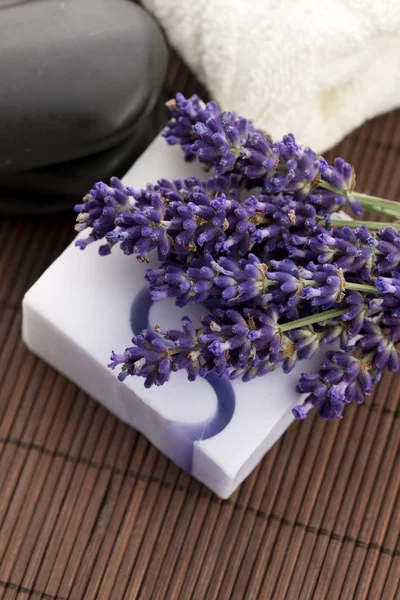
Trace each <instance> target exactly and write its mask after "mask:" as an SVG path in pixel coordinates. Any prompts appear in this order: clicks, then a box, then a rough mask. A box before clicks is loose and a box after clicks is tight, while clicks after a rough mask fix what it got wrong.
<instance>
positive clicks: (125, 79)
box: [0, 0, 167, 195]
mask: <svg viewBox="0 0 400 600" xmlns="http://www.w3.org/2000/svg"><path fill="white" fill-rule="evenodd" d="M166 63H167V50H166V45H165V42H164V39H163V37H162V34H161V32H160V30H159V28H158V27H157V25H156V23H155V22H154V21H153V20H152V19H151V17H150V16H149V15H148V14H147V13H146V12H145V11H144V10H143V9H141V8H140V7H139V6H137V5H136V4H134V2H132V1H131V0H113V1H111V0H64V1H63V0H31V1H29V2H18V1H15V2H13V1H12V0H8V1H4V0H0V77H1V82H2V86H1V94H0V115H1V117H0V140H1V144H0V174H1V175H6V174H7V175H11V174H16V173H21V172H22V171H28V170H29V171H31V170H32V169H39V168H46V173H47V172H48V171H47V169H48V167H49V166H50V165H55V164H60V163H69V162H70V161H76V160H78V159H83V158H85V157H90V156H92V155H96V154H99V153H102V152H104V151H106V150H108V149H110V148H115V150H114V153H115V154H114V155H113V153H111V155H110V156H114V158H115V156H117V155H119V152H122V150H121V149H122V147H123V144H124V142H125V141H126V143H127V145H128V146H129V147H130V142H129V141H128V138H130V139H131V140H132V137H133V133H134V131H135V126H136V125H137V122H138V120H139V118H141V119H142V118H143V115H144V114H147V115H150V114H151V113H152V110H153V108H154V106H155V104H156V101H157V99H158V97H159V93H160V89H161V86H162V82H163V79H164V75H165V70H166ZM128 154H129V152H128ZM131 154H132V153H131ZM97 160H100V158H96V159H94V161H95V162H96V161H97ZM102 160H104V161H105V162H107V160H106V158H105V157H103V159H102ZM93 164H94V163H93ZM98 164H99V163H98ZM81 165H82V169H83V165H84V162H82V163H81ZM93 168H94V167H93ZM66 169H67V170H68V167H66ZM56 171H57V170H56ZM79 176H80V177H81V176H82V178H84V174H83V171H82V173H81V174H80V175H79ZM29 177H30V176H26V179H24V181H25V182H26V183H27V184H28V182H30V181H32V185H33V179H32V180H31V179H30V178H29ZM51 177H52V176H51V175H49V180H48V181H47V180H46V181H44V180H43V183H44V187H46V188H47V191H49V189H50V187H51V185H50V179H51ZM63 177H64V175H62V176H60V178H59V179H58V181H60V182H62V181H63ZM68 177H69V176H68ZM87 179H89V173H88V176H87ZM68 181H69V183H68V186H71V187H69V189H70V190H71V191H72V189H73V183H71V181H70V179H68ZM21 182H22V179H21ZM52 185H53V184H52ZM57 186H58V184H57V182H56V180H54V187H55V188H57ZM33 187H36V184H35V185H34V186H33ZM39 187H40V186H39ZM77 187H79V186H77ZM57 189H58V188H57ZM60 194H61V195H62V192H61V191H60Z"/></svg>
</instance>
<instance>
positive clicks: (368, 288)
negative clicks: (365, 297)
mask: <svg viewBox="0 0 400 600" xmlns="http://www.w3.org/2000/svg"><path fill="white" fill-rule="evenodd" d="M345 288H346V290H357V291H359V292H368V293H370V294H379V292H378V290H377V289H376V287H374V286H373V285H366V284H364V283H352V282H351V281H346V284H345Z"/></svg>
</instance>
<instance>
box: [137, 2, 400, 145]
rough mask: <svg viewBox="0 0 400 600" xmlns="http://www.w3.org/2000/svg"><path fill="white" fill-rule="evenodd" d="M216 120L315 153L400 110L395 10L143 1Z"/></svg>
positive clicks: (365, 5)
mask: <svg viewBox="0 0 400 600" xmlns="http://www.w3.org/2000/svg"><path fill="white" fill-rule="evenodd" d="M143 4H144V5H145V7H146V8H147V9H148V10H149V11H150V12H152V13H153V14H154V15H155V17H156V18H157V19H158V20H159V22H160V24H161V25H162V26H163V28H164V30H165V32H166V34H167V36H168V38H169V41H170V43H171V45H172V46H174V47H175V48H176V50H177V51H178V52H179V53H180V55H181V56H182V58H183V59H184V60H185V61H186V63H187V64H188V65H189V67H190V68H191V69H192V70H193V72H194V73H195V74H196V75H197V77H198V78H199V79H200V81H202V82H203V83H204V84H205V86H206V87H207V88H208V90H209V92H210V94H211V96H212V97H213V98H214V99H215V100H217V101H218V102H219V104H220V106H221V107H222V108H223V109H225V110H235V111H237V112H238V113H240V114H242V115H244V116H246V117H249V118H251V119H253V121H254V122H255V124H256V125H257V126H259V127H263V128H264V129H266V130H267V131H269V132H270V133H271V134H272V136H273V137H275V138H277V137H278V136H281V135H282V134H284V133H287V132H288V131H292V132H293V133H294V134H295V135H296V137H297V139H298V141H299V142H300V143H303V144H307V145H309V146H311V147H312V148H313V149H314V150H316V151H319V152H320V151H323V150H325V149H327V148H329V147H331V146H333V145H334V144H336V143H337V142H338V141H339V140H340V139H341V138H343V137H344V136H345V135H346V134H347V133H348V132H349V131H351V130H352V129H354V128H355V127H357V126H358V125H360V124H361V123H362V122H363V121H365V120H366V119H369V118H372V117H374V116H376V115H377V114H379V113H382V112H386V111H388V110H391V109H393V108H395V107H397V106H399V105H400V0H347V1H346V0H143Z"/></svg>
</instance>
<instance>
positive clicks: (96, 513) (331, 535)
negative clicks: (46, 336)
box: [0, 57, 400, 600]
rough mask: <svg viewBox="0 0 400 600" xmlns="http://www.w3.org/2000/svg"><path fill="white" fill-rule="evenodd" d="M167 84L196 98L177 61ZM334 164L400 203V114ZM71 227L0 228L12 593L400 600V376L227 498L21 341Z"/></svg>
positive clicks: (2, 520)
mask: <svg viewBox="0 0 400 600" xmlns="http://www.w3.org/2000/svg"><path fill="white" fill-rule="evenodd" d="M168 81H169V87H170V90H172V91H175V90H177V89H181V90H183V91H184V92H186V93H192V92H193V91H195V90H198V89H199V86H198V84H196V82H195V81H194V79H193V77H191V76H190V75H189V73H188V72H187V71H186V70H185V69H183V68H182V66H181V65H180V63H179V61H178V60H177V59H176V57H173V59H172V60H171V65H170V70H169V79H168ZM310 118H312V115H310ZM335 155H343V156H344V157H351V159H352V161H353V163H354V164H355V166H356V169H357V173H358V189H360V190H363V191H365V192H369V193H373V194H377V195H382V196H385V197H388V198H392V199H395V198H398V197H399V192H400V112H399V111H397V112H393V113H391V114H387V115H384V116H381V117H379V118H377V119H375V120H373V121H371V122H369V123H367V124H365V125H364V126H363V127H361V128H360V129H358V130H357V131H356V132H354V133H353V134H352V135H351V136H349V137H348V138H347V139H346V140H345V141H344V142H343V143H342V144H341V145H340V147H338V148H336V149H335V150H334V151H333V152H331V153H329V158H332V157H333V156H335ZM73 221H74V217H73V215H72V214H71V215H67V216H63V217H52V218H41V219H40V220H33V219H30V220H29V221H24V220H22V219H15V220H14V219H8V218H7V219H5V218H3V219H1V220H0V248H1V250H0V281H1V285H0V354H1V357H0V490H1V493H0V597H1V598H5V599H7V600H11V599H18V600H19V599H20V600H26V599H27V598H32V599H37V598H43V599H45V600H66V599H67V598H68V599H73V600H80V599H85V600H91V599H95V598H96V599H100V600H105V599H115V600H120V599H123V598H126V599H134V598H144V599H154V600H163V599H164V598H174V599H178V598H179V599H184V600H189V599H192V598H193V599H200V598H207V599H214V598H220V599H228V598H234V599H241V598H248V599H255V598H262V599H267V600H268V599H270V598H276V599H290V600H291V599H296V600H297V599H306V598H317V599H318V600H320V599H325V598H332V599H335V598H343V599H345V600H348V599H352V598H357V599H361V598H372V599H379V598H384V599H385V600H390V599H391V598H395V597H396V596H397V597H399V595H398V594H399V591H398V585H399V573H400V543H399V527H400V493H399V491H400V487H399V477H400V456H399V453H398V448H399V440H400V418H399V417H400V408H399V391H400V377H399V376H390V375H387V376H385V377H384V378H383V380H382V381H381V383H380V384H379V386H378V387H377V389H376V391H375V394H374V396H373V397H372V398H369V399H368V401H367V402H366V404H365V405H363V406H361V407H354V406H350V407H348V408H347V409H346V412H345V418H344V419H343V420H342V421H341V422H338V421H336V422H323V421H318V420H317V419H316V418H315V417H311V418H309V419H307V420H306V421H305V422H303V423H295V424H294V425H292V426H291V427H290V429H289V430H288V431H287V432H286V434H285V435H284V436H283V437H282V439H281V440H280V441H279V442H278V443H277V444H276V445H275V446H274V448H273V449H272V450H271V451H270V452H269V453H268V455H267V456H266V457H265V459H264V460H263V461H262V462H261V464H260V465H259V466H258V467H257V468H256V470H255V471H254V472H253V474H252V475H251V476H250V477H249V478H248V479H247V480H246V482H245V483H244V484H242V485H241V486H240V488H239V490H238V491H237V492H236V493H235V494H234V495H233V496H232V497H231V498H230V499H229V500H227V501H221V500H219V499H218V498H216V497H215V496H214V495H213V494H212V493H210V492H209V491H208V490H207V489H206V488H205V487H203V486H202V485H201V484H199V483H197V482H196V481H194V480H192V479H191V478H190V477H189V476H188V475H186V474H185V473H183V472H181V471H180V470H179V469H178V468H177V467H176V466H174V465H173V464H172V463H171V462H169V461H168V460H167V459H166V458H164V457H163V456H162V455H161V454H160V453H159V452H158V451H157V450H155V448H153V447H152V446H151V445H150V444H149V443H148V442H147V441H146V439H145V438H143V437H142V436H141V435H139V434H137V433H136V432H135V431H133V430H132V429H130V428H128V427H127V426H126V425H123V424H122V423H120V422H118V421H117V420H116V419H115V418H114V417H113V416H112V415H111V414H109V413H108V412H107V411H106V410H105V409H103V408H102V407H101V406H99V405H97V404H96V403H95V402H94V401H93V400H92V399H90V398H89V397H88V396H86V395H85V394H84V393H83V392H81V391H79V390H78V389H77V388H76V387H75V386H74V385H72V384H71V383H69V382H68V381H67V380H66V379H65V378H64V377H62V376H61V375H58V374H57V373H56V372H55V371H54V370H52V369H51V368H50V367H48V366H46V365H45V364H44V363H43V362H41V361H40V360H39V359H36V358H35V357H34V356H33V355H31V354H30V353H29V352H28V351H27V350H26V349H25V348H24V346H23V344H22V342H21V339H20V327H21V299H22V297H23V294H24V292H25V290H27V289H28V288H29V286H30V285H31V284H32V283H33V282H34V281H35V280H36V279H37V278H38V277H39V276H40V274H41V273H42V272H43V271H44V269H45V268H46V267H47V266H48V265H49V264H50V263H51V262H52V261H53V260H54V259H55V258H56V256H57V255H58V254H59V253H60V252H61V251H62V249H63V248H64V247H65V246H66V244H67V243H68V242H69V241H70V240H71V239H72V236H73Z"/></svg>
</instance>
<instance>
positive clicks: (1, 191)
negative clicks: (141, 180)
mask: <svg viewBox="0 0 400 600" xmlns="http://www.w3.org/2000/svg"><path fill="white" fill-rule="evenodd" d="M164 100H165V97H164V95H162V96H161V98H160V100H159V103H158V104H157V105H156V107H155V109H154V110H153V112H152V113H151V114H150V115H147V114H146V115H144V116H143V117H142V119H140V120H139V121H138V122H137V123H136V125H135V126H134V127H133V128H132V130H131V132H130V135H129V136H128V138H127V139H125V140H124V141H123V142H122V143H121V144H118V145H117V146H115V147H113V148H110V149H108V150H105V151H104V152H99V153H97V154H93V155H92V156H89V157H85V158H81V159H78V160H74V161H70V162H67V163H61V164H58V165H51V166H49V167H42V168H40V169H33V170H30V171H25V172H22V173H17V174H11V175H3V176H1V175H0V213H3V214H19V215H33V214H43V213H55V212H61V211H70V212H71V215H72V208H73V205H74V204H76V203H77V202H79V201H80V199H81V198H82V197H83V196H84V195H85V194H86V193H87V192H88V190H89V189H90V188H92V187H93V184H94V183H95V182H96V181H99V180H104V181H107V180H109V178H110V177H111V176H112V175H116V176H117V177H122V175H124V173H125V172H126V171H127V170H128V168H129V167H130V166H131V164H132V163H133V162H134V160H135V159H136V158H137V157H138V156H139V155H140V154H141V153H142V152H143V150H145V148H146V147H147V146H148V144H149V142H150V141H151V140H152V139H153V138H154V137H155V136H156V135H157V133H158V132H159V131H160V129H161V127H162V125H163V124H164V122H165V119H166V111H165V107H164ZM154 178H155V179H157V174H155V175H154Z"/></svg>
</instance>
